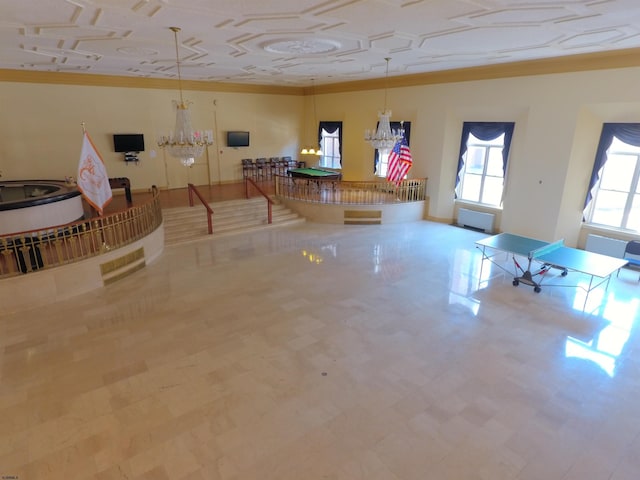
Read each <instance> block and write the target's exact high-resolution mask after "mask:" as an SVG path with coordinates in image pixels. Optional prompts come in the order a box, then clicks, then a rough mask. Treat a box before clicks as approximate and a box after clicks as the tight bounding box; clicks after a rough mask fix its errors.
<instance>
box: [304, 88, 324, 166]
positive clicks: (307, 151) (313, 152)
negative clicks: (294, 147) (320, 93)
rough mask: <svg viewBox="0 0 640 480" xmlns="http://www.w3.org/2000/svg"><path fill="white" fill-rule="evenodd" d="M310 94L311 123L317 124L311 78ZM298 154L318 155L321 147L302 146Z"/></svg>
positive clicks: (320, 152) (314, 94) (314, 95)
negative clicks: (311, 105) (311, 103)
mask: <svg viewBox="0 0 640 480" xmlns="http://www.w3.org/2000/svg"><path fill="white" fill-rule="evenodd" d="M311 95H312V98H313V125H314V126H315V125H317V117H316V92H315V88H314V83H313V79H311ZM300 154H301V155H317V156H319V157H321V156H322V149H320V148H317V149H315V148H313V147H303V148H302V150H300Z"/></svg>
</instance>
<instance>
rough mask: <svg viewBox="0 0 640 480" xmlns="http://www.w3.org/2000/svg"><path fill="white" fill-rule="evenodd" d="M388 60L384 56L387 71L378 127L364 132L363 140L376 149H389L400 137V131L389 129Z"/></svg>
mask: <svg viewBox="0 0 640 480" xmlns="http://www.w3.org/2000/svg"><path fill="white" fill-rule="evenodd" d="M389 60H391V59H390V58H388V57H387V58H385V61H386V62H387V73H386V77H385V87H384V110H383V111H382V112H378V128H377V129H376V130H373V131H372V130H366V131H365V132H364V139H365V141H367V142H369V143H370V144H371V146H372V147H373V148H375V149H377V150H381V151H389V150H391V149H392V148H393V146H394V145H395V144H396V142H397V141H398V140H400V139H401V138H402V132H401V131H399V130H393V131H392V130H391V123H390V121H389V118H390V117H391V110H387V81H388V78H389Z"/></svg>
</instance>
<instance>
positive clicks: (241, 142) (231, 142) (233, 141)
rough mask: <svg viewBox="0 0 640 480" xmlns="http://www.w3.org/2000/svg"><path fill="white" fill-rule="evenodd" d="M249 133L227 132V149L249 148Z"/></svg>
mask: <svg viewBox="0 0 640 480" xmlns="http://www.w3.org/2000/svg"><path fill="white" fill-rule="evenodd" d="M248 146H249V132H227V147H248Z"/></svg>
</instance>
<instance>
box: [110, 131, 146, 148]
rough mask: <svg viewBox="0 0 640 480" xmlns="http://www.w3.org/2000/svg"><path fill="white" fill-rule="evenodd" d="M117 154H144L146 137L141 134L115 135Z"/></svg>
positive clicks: (114, 145)
mask: <svg viewBox="0 0 640 480" xmlns="http://www.w3.org/2000/svg"><path fill="white" fill-rule="evenodd" d="M113 149H114V150H115V151H116V152H144V135H143V134H141V133H125V134H120V133H116V134H114V135H113Z"/></svg>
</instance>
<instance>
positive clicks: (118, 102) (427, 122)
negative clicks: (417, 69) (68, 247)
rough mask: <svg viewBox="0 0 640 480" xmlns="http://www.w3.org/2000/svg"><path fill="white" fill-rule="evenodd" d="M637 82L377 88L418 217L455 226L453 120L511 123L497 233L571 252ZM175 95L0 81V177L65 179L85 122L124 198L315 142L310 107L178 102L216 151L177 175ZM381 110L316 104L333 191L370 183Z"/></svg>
mask: <svg viewBox="0 0 640 480" xmlns="http://www.w3.org/2000/svg"><path fill="white" fill-rule="evenodd" d="M637 85H640V69H639V68H625V69H611V70H598V71H591V72H576V73H558V74H549V75H532V76H521V77H514V78H503V79H494V80H477V81H466V82H457V83H447V84H435V85H422V86H408V87H399V88H389V90H388V99H387V107H388V108H390V109H391V110H392V112H393V115H392V120H396V121H398V120H410V121H411V122H412V135H411V149H412V153H413V156H414V167H413V170H412V171H411V174H410V176H412V177H428V178H429V184H428V194H429V197H430V207H429V216H430V217H431V218H433V219H437V220H440V221H448V220H451V219H453V218H454V217H455V202H454V196H453V186H454V182H455V176H456V166H457V155H458V149H459V141H460V131H461V127H462V123H463V122H464V121H514V122H516V128H515V132H514V137H513V143H512V149H511V155H510V164H509V171H508V189H507V191H506V192H505V203H504V211H502V212H500V215H499V216H498V218H499V219H500V224H499V225H498V228H499V229H500V230H501V231H509V232H514V233H520V234H524V235H531V236H535V237H538V238H541V239H545V240H552V239H553V240H555V239H557V238H565V239H566V241H567V243H568V244H570V245H574V244H576V243H577V244H579V243H580V242H581V241H582V240H581V238H583V237H584V235H583V234H581V230H580V226H581V225H580V220H581V215H582V205H583V202H584V196H585V193H586V189H587V182H588V179H589V177H590V174H591V168H592V165H593V157H594V154H595V148H596V145H597V141H598V138H599V134H600V130H601V128H602V123H603V122H640V89H638V88H637ZM175 97H176V92H175V91H172V90H162V89H142V88H115V87H113V88H112V87H97V86H95V87H89V86H86V87H85V86H65V85H47V84H26V83H25V84H21V83H10V82H5V83H0V102H1V105H2V110H3V114H2V116H0V136H1V138H0V170H1V171H2V173H3V179H20V178H61V177H64V176H65V175H75V169H76V167H77V161H78V154H79V149H80V137H81V128H80V123H81V122H83V121H84V122H86V125H87V129H88V131H89V132H90V134H91V135H92V137H93V139H94V141H95V143H96V145H97V146H98V148H99V149H100V151H101V152H102V154H103V156H104V158H105V162H106V164H107V169H108V172H109V175H110V176H127V177H129V178H131V180H132V184H133V185H134V188H141V187H142V188H147V187H148V186H150V185H151V184H156V185H158V186H160V187H167V186H168V187H170V188H172V187H178V186H182V185H184V184H185V183H186V182H187V181H192V182H195V183H206V180H207V178H208V179H209V181H210V182H211V183H217V182H230V181H233V180H239V179H240V178H241V173H240V169H239V165H240V159H241V158H245V157H251V158H255V157H257V156H267V157H269V156H282V155H290V156H292V157H293V158H298V154H297V152H298V149H299V147H300V145H301V144H302V143H308V142H310V141H311V140H312V139H313V137H314V135H315V127H313V126H312V125H311V124H312V123H313V119H312V105H313V103H312V102H311V101H310V98H309V97H307V98H305V97H303V96H301V95H299V94H292V95H287V94H271V93H238V92H224V93H216V92H211V91H188V92H185V98H187V99H189V100H192V101H193V102H194V103H193V105H192V106H191V111H192V117H193V124H194V126H196V127H199V128H202V129H212V130H214V131H215V132H216V135H217V137H216V140H217V143H216V145H215V146H214V147H211V148H209V150H208V152H207V153H208V156H207V157H206V158H205V159H201V160H200V161H199V165H197V166H196V167H194V168H193V169H185V168H183V167H179V166H178V165H177V163H176V160H174V159H171V158H168V157H165V155H164V152H163V151H158V149H157V148H155V147H154V140H155V137H156V133H157V132H160V131H167V130H168V129H170V128H171V127H172V126H173V113H172V111H171V100H172V99H174V98H175ZM214 101H215V103H214ZM383 103H384V90H381V89H378V90H362V91H355V92H338V93H319V94H317V95H316V116H317V119H318V120H341V121H342V122H343V129H344V131H343V178H344V179H345V180H369V179H372V178H373V171H372V157H373V150H372V148H371V147H370V146H369V145H367V144H366V143H365V142H364V141H363V134H364V131H365V130H366V129H371V128H374V126H375V123H376V121H377V112H378V110H382V108H383V107H384V104H383ZM7 112H11V113H10V114H8V113H7ZM303 120H304V122H303ZM305 122H306V124H305ZM227 130H249V131H251V143H252V146H251V147H250V148H247V149H235V150H234V149H229V148H227V147H225V146H224V132H226V131H227ZM113 133H144V134H145V141H146V143H147V151H145V152H144V153H142V154H141V162H140V164H139V165H138V166H133V165H125V163H124V162H123V160H122V156H121V154H116V153H114V152H113V151H112V149H113V148H112V144H111V135H112V134H113ZM154 151H155V153H156V157H155V158H153V152H154ZM194 177H195V178H194ZM201 180H204V182H203V181H201Z"/></svg>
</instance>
